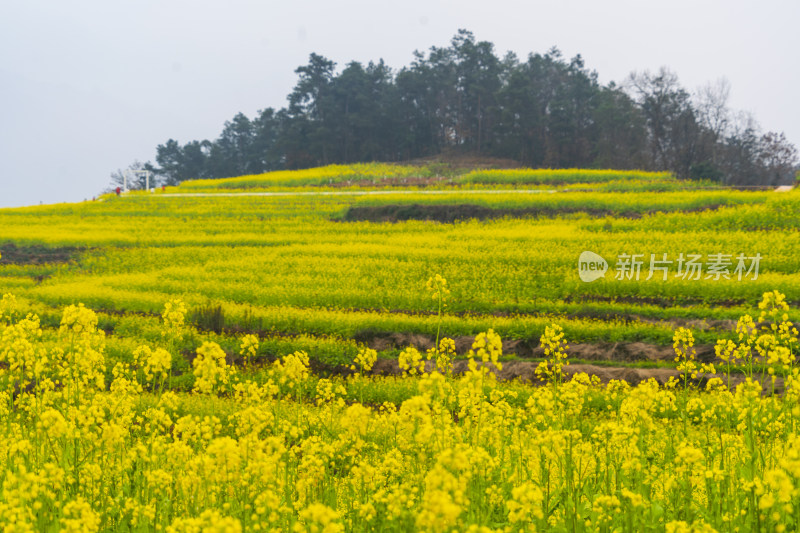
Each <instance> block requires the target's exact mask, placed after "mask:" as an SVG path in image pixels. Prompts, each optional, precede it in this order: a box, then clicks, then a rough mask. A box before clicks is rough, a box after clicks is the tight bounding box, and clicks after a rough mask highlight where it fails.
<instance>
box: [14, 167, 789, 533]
mask: <svg viewBox="0 0 800 533" xmlns="http://www.w3.org/2000/svg"><path fill="white" fill-rule="evenodd" d="M440 171H441V169H438V168H434V167H425V168H422V169H420V167H401V166H391V165H382V164H372V165H353V166H341V167H324V168H323V169H310V170H307V171H298V172H294V173H293V172H283V173H271V174H267V175H262V176H245V177H241V178H231V179H229V180H213V181H208V182H187V183H184V184H182V185H181V186H179V187H176V188H168V189H167V190H166V191H157V192H155V193H144V192H137V193H131V194H127V195H122V196H119V197H118V196H115V195H109V196H105V197H103V198H101V199H100V201H95V202H84V203H80V204H56V205H50V206H37V207H29V208H21V209H7V210H0V295H2V298H0V427H2V428H3V431H2V432H0V463H1V464H0V529H2V531H8V532H16V531H87V532H92V531H162V532H187V533H188V532H217V531H219V532H237V531H275V532H278V531H281V532H284V531H286V532H305V531H308V532H337V531H347V532H350V531H353V532H357V531H376V532H378V531H381V532H382V531H390V532H391V531H398V532H399V531H432V532H456V531H458V532H501V531H502V532H516V531H601V532H611V531H659V532H661V531H669V532H684V531H686V532H689V531H778V532H780V531H796V530H798V529H800V507H798V506H800V433H798V432H799V431H800V430H799V429H798V428H799V427H800V425H799V424H798V423H799V422H800V367H798V365H797V362H796V359H797V354H798V342H800V341H799V340H798V332H797V324H798V322H800V313H798V306H799V305H800V253H799V252H800V237H799V236H800V232H798V228H800V196H798V193H797V192H796V191H795V192H788V193H781V194H778V193H773V192H770V191H748V192H745V191H733V190H719V189H714V188H711V187H710V186H709V184H706V183H686V182H679V181H678V180H675V179H674V178H673V177H671V176H669V175H662V174H657V173H644V172H638V171H628V172H615V171H585V170H566V171H546V170H545V171H542V170H537V171H533V170H528V169H517V170H504V171H487V170H476V171H474V172H461V173H459V172H450V173H447V175H442V172H440ZM406 180H408V181H406ZM404 183H412V184H416V185H419V187H418V188H413V187H415V186H416V185H412V186H409V187H403V184H404ZM431 186H435V189H434V190H435V192H434V193H431V191H430V187H431ZM376 187H384V190H381V191H379V193H380V194H371V191H373V190H374V189H375V188H376ZM545 189H546V191H545V192H543V191H544V190H545ZM551 190H552V191H554V192H550V191H551ZM220 191H222V192H224V193H225V194H230V193H233V194H237V195H238V196H236V195H234V196H230V195H216V193H217V192H220ZM275 191H277V192H280V195H276V196H271V194H272V192H275ZM175 193H180V194H187V195H190V194H193V193H200V194H206V195H207V196H178V195H177V194H175ZM297 193H301V194H297ZM318 193H325V194H318ZM328 193H335V194H328ZM586 257H589V258H590V259H584V258H586ZM587 269H591V272H590V273H591V274H592V276H591V277H589V278H586V279H584V278H585V276H582V274H586V272H587V271H588V270H587Z"/></svg>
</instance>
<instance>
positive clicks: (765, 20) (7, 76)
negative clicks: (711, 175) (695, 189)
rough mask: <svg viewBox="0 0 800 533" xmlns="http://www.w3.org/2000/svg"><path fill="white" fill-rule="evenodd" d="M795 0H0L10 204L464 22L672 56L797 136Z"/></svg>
mask: <svg viewBox="0 0 800 533" xmlns="http://www.w3.org/2000/svg"><path fill="white" fill-rule="evenodd" d="M798 21H800V2H798V1H797V0H761V1H759V2H753V1H750V2H745V1H741V0H728V1H717V0H713V1H711V0H709V1H706V0H692V1H688V0H673V1H671V2H663V1H662V2H651V1H645V0H639V1H633V0H629V1H622V0H603V1H598V0H574V1H571V0H560V1H559V0H552V1H538V0H528V1H516V2H512V1H506V0H494V1H491V2H487V1H485V0H483V1H480V2H477V1H472V0H458V1H455V0H441V1H434V0H404V1H402V2H391V1H385V0H346V1H341V2H333V1H330V0H328V1H316V0H315V1H311V0H297V1H294V2H287V1H280V2H278V1H266V0H265V1H257V0H226V1H218V2H210V1H203V0H135V1H129V0H75V1H63V0H51V1H42V0H3V2H2V3H0V207H6V206H19V205H31V204H38V203H39V202H44V203H55V202H63V201H80V200H83V199H86V198H88V199H91V197H92V196H94V195H96V194H98V193H99V192H100V191H101V190H102V189H104V188H105V187H106V186H107V185H108V184H109V182H110V178H109V174H110V173H111V172H112V171H114V170H116V169H120V168H125V167H127V165H128V164H130V163H131V162H133V161H134V160H137V159H138V160H140V161H147V160H151V161H153V162H155V147H156V145H158V144H161V143H163V142H165V141H166V140H167V139H169V138H174V139H177V140H178V141H180V142H181V143H185V142H187V141H190V140H193V139H215V138H216V137H217V136H218V135H219V133H220V132H221V130H222V127H223V123H224V122H225V121H226V120H229V119H231V118H232V117H233V116H234V115H235V114H236V113H237V112H239V111H242V112H244V113H245V114H247V115H248V116H249V117H251V118H252V117H253V115H254V114H255V113H256V111H258V110H259V109H263V108H266V107H275V108H280V107H283V106H285V105H286V96H287V95H288V94H289V92H290V91H291V89H292V87H293V86H294V84H295V82H296V75H295V74H294V69H295V68H297V67H298V66H300V65H305V64H306V63H307V61H308V55H309V54H310V53H311V52H316V53H318V54H321V55H323V56H325V57H327V58H329V59H331V60H333V61H336V62H337V68H339V69H341V68H342V67H343V66H344V65H345V64H346V63H347V62H349V61H351V60H357V61H362V62H364V63H366V62H368V61H369V60H376V61H377V60H378V59H380V58H383V59H384V60H385V61H386V63H387V64H388V65H389V66H390V67H392V68H394V69H399V68H400V67H402V66H405V65H408V64H409V63H410V62H411V61H412V59H413V57H412V53H413V51H414V50H427V49H428V48H430V47H431V46H447V45H448V44H449V42H450V39H451V37H452V36H453V35H455V33H456V31H457V30H458V29H459V28H465V29H468V30H470V31H472V32H473V33H474V34H475V37H476V39H477V40H487V41H490V42H492V43H494V44H495V51H496V53H497V55H498V56H501V57H502V55H504V54H505V53H506V52H507V51H509V50H511V51H514V52H516V53H517V54H518V55H519V56H520V58H525V57H526V56H527V55H528V53H530V52H540V53H544V52H546V51H547V50H548V49H549V48H550V47H552V46H557V47H559V48H560V49H561V51H562V52H563V53H564V55H565V56H566V57H568V58H569V57H572V56H574V55H576V54H581V55H582V56H583V58H584V60H585V62H586V66H587V67H588V68H590V69H593V70H596V71H597V72H598V74H599V76H600V81H601V82H602V83H607V82H609V81H612V80H613V81H617V82H622V81H624V79H625V78H626V77H627V75H628V74H629V73H630V72H631V71H633V70H645V69H649V70H651V71H655V70H657V69H658V68H659V67H660V66H662V65H664V66H667V67H669V68H670V69H671V70H673V71H674V72H676V73H677V75H678V77H679V79H680V81H681V83H682V85H683V86H684V87H685V88H686V89H688V90H690V91H691V90H694V89H696V88H697V87H699V86H700V85H703V84H705V83H707V82H711V81H714V80H716V79H718V78H720V77H726V78H727V79H728V80H729V81H730V84H731V100H730V107H732V108H733V109H737V110H746V111H749V112H752V113H753V114H754V115H755V117H756V119H757V120H758V121H759V123H760V124H761V126H762V128H763V129H764V130H765V131H766V130H772V131H783V132H785V133H786V135H787V137H788V139H789V141H790V142H793V143H795V144H796V145H800V102H799V101H798V97H797V94H798V90H799V89H800V44H798V43H797V41H796V37H797V23H798Z"/></svg>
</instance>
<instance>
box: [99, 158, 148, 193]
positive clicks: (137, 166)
mask: <svg viewBox="0 0 800 533" xmlns="http://www.w3.org/2000/svg"><path fill="white" fill-rule="evenodd" d="M129 170H147V171H149V172H150V187H158V186H159V184H160V180H159V176H158V172H157V170H158V169H156V168H155V167H154V166H153V165H152V163H150V162H149V161H148V162H147V163H142V162H141V161H134V162H133V163H131V164H130V165H128V167H127V168H126V169H125V170H123V169H117V170H116V171H114V172H112V173H111V187H110V190H111V191H113V190H114V189H116V188H117V187H120V188H123V189H124V187H125V184H126V176H125V174H126V172H127V171H129ZM127 185H128V189H129V190H144V189H145V188H146V187H147V179H146V176H144V175H142V174H137V175H133V174H130V173H128V176H127Z"/></svg>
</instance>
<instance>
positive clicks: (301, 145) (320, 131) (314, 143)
mask: <svg viewBox="0 0 800 533" xmlns="http://www.w3.org/2000/svg"><path fill="white" fill-rule="evenodd" d="M335 66H336V63H334V62H333V61H329V60H328V59H325V58H324V57H322V56H320V55H317V54H313V53H312V54H311V55H310V56H309V61H308V65H306V66H302V67H298V68H297V69H296V70H295V73H296V74H298V76H299V79H298V81H297V84H296V85H295V87H294V90H293V91H292V93H291V94H290V95H289V109H288V115H289V117H290V120H291V121H292V122H293V123H292V124H291V125H290V127H289V128H288V129H287V134H288V135H294V136H296V138H295V139H293V140H292V142H291V143H289V146H292V147H293V148H294V149H295V150H297V153H292V154H287V161H289V162H290V163H289V166H290V167H294V166H295V165H297V164H298V163H299V164H301V165H302V164H307V163H311V164H312V165H314V164H322V165H326V164H328V162H329V157H330V156H329V151H330V149H331V146H330V140H331V138H332V134H333V131H334V122H333V117H332V116H331V115H332V114H333V113H332V109H331V104H332V102H331V96H332V95H331V82H332V80H333V74H334V70H333V69H334V67H335Z"/></svg>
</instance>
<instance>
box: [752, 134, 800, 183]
mask: <svg viewBox="0 0 800 533" xmlns="http://www.w3.org/2000/svg"><path fill="white" fill-rule="evenodd" d="M757 162H758V164H759V165H760V166H761V169H762V172H763V177H762V179H761V182H762V183H764V184H767V185H791V184H792V183H793V182H794V175H795V167H796V166H797V162H798V158H797V148H795V147H794V145H792V144H791V143H789V141H787V140H786V136H785V135H784V134H783V132H781V133H775V132H771V131H770V132H767V133H765V134H764V135H762V136H761V139H759V143H758V157H757Z"/></svg>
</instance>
